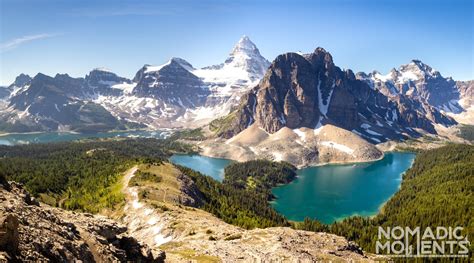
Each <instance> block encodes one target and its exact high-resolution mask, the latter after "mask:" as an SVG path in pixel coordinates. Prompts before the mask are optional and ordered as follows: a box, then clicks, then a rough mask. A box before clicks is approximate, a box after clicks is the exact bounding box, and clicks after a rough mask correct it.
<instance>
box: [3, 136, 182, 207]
mask: <svg viewBox="0 0 474 263" xmlns="http://www.w3.org/2000/svg"><path fill="white" fill-rule="evenodd" d="M189 151H190V148H189V147H188V146H186V145H183V144H180V143H176V142H174V141H169V140H156V139H136V140H130V139H127V140H105V141H86V142H64V143H50V144H31V145H21V146H0V156H2V158H1V159H0V175H1V176H2V177H4V178H6V179H7V180H13V181H16V182H20V183H22V184H24V185H25V187H26V188H27V189H28V191H29V192H30V193H31V194H33V195H34V196H36V197H39V199H40V200H41V201H43V202H46V203H49V204H51V205H55V206H60V207H63V208H66V209H72V210H80V211H87V212H91V213H97V212H99V211H101V210H102V209H104V208H114V207H115V206H116V205H117V204H120V203H121V202H122V200H123V196H122V193H121V184H120V183H119V181H118V180H119V178H121V175H122V174H123V172H124V171H125V170H126V169H127V168H129V167H130V166H131V165H133V164H135V163H138V162H143V161H147V160H150V159H152V160H162V159H167V158H168V157H169V156H170V155H171V154H172V153H174V152H189Z"/></svg>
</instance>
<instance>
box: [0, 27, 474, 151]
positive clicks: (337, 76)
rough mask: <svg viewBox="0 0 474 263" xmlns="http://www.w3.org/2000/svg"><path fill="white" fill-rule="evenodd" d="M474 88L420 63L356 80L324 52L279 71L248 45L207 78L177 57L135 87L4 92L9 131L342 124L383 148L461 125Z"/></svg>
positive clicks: (144, 74) (118, 84) (93, 77)
mask: <svg viewBox="0 0 474 263" xmlns="http://www.w3.org/2000/svg"><path fill="white" fill-rule="evenodd" d="M472 86H473V85H472V82H455V81H454V80H453V79H451V78H444V77H443V76H442V75H441V74H440V73H439V72H437V71H435V70H434V69H432V68H431V67H429V66H428V65H425V64H424V63H422V62H421V61H419V60H414V61H412V62H410V63H409V64H407V65H402V66H401V67H400V68H399V69H398V70H396V69H394V70H392V71H391V72H390V73H389V74H387V75H381V74H380V73H378V72H376V71H374V72H372V73H370V74H365V73H357V74H354V73H353V72H352V71H351V70H345V71H343V70H341V69H340V68H338V67H337V66H336V65H334V63H333V60H332V56H331V54H329V53H328V52H327V51H325V50H324V49H322V48H318V49H316V50H315V52H313V53H311V54H306V55H300V54H296V53H287V54H283V55H280V56H278V57H277V58H276V59H275V60H274V61H273V62H272V63H271V64H270V62H269V61H268V60H266V59H265V58H264V57H263V56H262V55H261V54H260V52H259V50H258V48H257V47H256V45H255V44H254V43H253V42H252V41H251V40H250V39H249V38H248V37H246V36H244V37H242V38H241V39H240V40H239V42H238V43H237V44H236V45H235V47H234V48H233V49H232V51H231V53H230V54H229V57H228V58H227V59H226V60H225V62H224V63H221V64H218V65H213V66H208V67H204V68H201V69H196V68H194V67H193V66H192V65H191V64H190V63H189V62H187V61H185V60H184V59H181V58H171V59H170V60H169V61H168V62H167V63H165V64H163V65H160V66H152V65H144V66H143V67H142V68H141V69H139V70H138V72H137V73H136V74H135V77H134V78H133V79H127V78H123V77H120V76H117V75H116V74H115V73H113V72H111V71H109V70H106V69H101V68H98V69H94V70H92V71H91V72H90V73H89V74H87V75H86V76H85V77H84V78H73V77H70V76H69V75H67V74H58V75H56V76H55V77H49V76H46V75H44V74H41V73H40V74H38V75H36V76H35V77H33V78H31V77H29V76H28V75H24V74H21V75H19V76H18V77H17V78H16V80H15V82H14V83H13V84H11V85H10V86H9V87H6V88H3V89H0V90H1V91H0V100H1V101H2V102H1V103H0V105H1V110H0V129H1V130H3V131H17V132H25V131H56V130H60V131H67V130H74V131H96V130H111V129H127V128H144V127H149V128H179V127H199V126H202V125H205V124H207V123H209V122H210V121H211V120H213V119H216V118H219V117H222V118H221V119H218V120H216V121H213V122H212V123H211V126H212V127H214V130H215V131H216V133H217V134H218V135H219V136H222V137H226V138H230V137H232V136H234V135H236V134H237V133H239V132H241V131H242V130H244V129H246V128H247V127H249V126H250V125H251V124H253V123H257V124H258V126H259V127H261V128H263V129H264V130H265V131H267V132H269V133H274V132H276V131H278V130H279V129H281V128H282V127H288V128H291V129H294V128H300V127H306V128H317V127H318V126H321V125H324V124H333V125H335V126H338V127H341V128H344V129H346V130H349V131H352V132H354V133H356V134H358V135H360V136H362V137H364V138H365V139H367V140H369V141H371V142H373V143H378V142H382V141H386V140H389V139H399V138H402V137H404V136H415V135H416V134H418V132H417V131H416V129H422V130H424V131H426V132H429V133H436V131H435V128H434V126H435V125H437V124H441V125H444V126H450V125H454V124H456V123H457V122H456V120H455V119H453V118H452V117H456V116H458V115H460V114H463V113H466V112H467V111H468V110H469V108H471V106H472V103H471V102H472ZM229 113H230V115H227V114H229ZM448 115H450V116H451V117H450V116H448ZM464 119H465V118H464Z"/></svg>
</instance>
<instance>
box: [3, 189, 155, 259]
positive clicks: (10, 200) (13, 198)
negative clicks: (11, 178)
mask: <svg viewBox="0 0 474 263" xmlns="http://www.w3.org/2000/svg"><path fill="white" fill-rule="evenodd" d="M126 231H127V228H125V227H124V226H122V225H120V224H118V223H116V222H115V221H112V220H110V219H107V218H105V217H100V216H94V215H90V214H83V213H75V212H70V211H65V210H62V209H59V208H53V207H50V206H48V205H45V204H42V203H41V204H40V203H38V202H36V201H35V200H34V199H33V198H31V196H30V195H29V194H28V192H26V191H25V190H24V189H23V188H22V186H21V185H19V184H16V183H9V184H7V185H0V251H1V253H0V261H1V260H2V258H3V259H4V260H11V261H19V262H24V261H30V262H38V261H43V262H44V261H51V262H72V261H76V260H81V261H82V262H119V261H120V262H126V261H134V262H159V261H163V260H164V258H153V256H152V254H151V252H150V250H149V249H148V248H147V247H146V246H143V245H141V244H139V243H138V242H137V240H135V239H134V238H132V237H130V236H128V234H127V232H126Z"/></svg>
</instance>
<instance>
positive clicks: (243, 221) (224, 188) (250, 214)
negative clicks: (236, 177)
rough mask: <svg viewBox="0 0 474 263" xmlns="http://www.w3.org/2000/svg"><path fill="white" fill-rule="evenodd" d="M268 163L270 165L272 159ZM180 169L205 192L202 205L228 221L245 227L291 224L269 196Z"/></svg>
mask: <svg viewBox="0 0 474 263" xmlns="http://www.w3.org/2000/svg"><path fill="white" fill-rule="evenodd" d="M268 164H269V165H271V162H268ZM178 168H179V169H180V170H181V172H183V173H184V174H186V175H188V176H189V177H191V179H192V180H193V181H194V183H195V184H196V186H197V187H198V189H199V191H200V192H201V193H202V194H203V195H204V201H205V202H204V205H203V207H202V208H203V209H204V210H206V211H208V212H210V213H212V214H214V215H216V216H217V217H219V218H221V219H222V220H224V221H225V222H227V223H230V224H233V225H237V226H240V227H243V228H246V229H251V228H256V227H259V228H265V227H271V226H286V225H288V221H287V220H286V219H285V217H284V216H282V215H280V214H279V213H278V212H276V211H275V210H274V209H273V208H272V207H271V206H270V204H269V203H268V201H267V196H266V195H262V194H261V193H257V192H255V191H253V190H252V191H247V190H245V189H241V188H236V187H234V186H233V185H229V184H226V183H219V182H218V181H216V180H214V179H212V178H211V177H209V176H203V175H202V174H200V173H198V172H196V171H193V170H191V169H189V168H186V167H182V166H178ZM226 177H227V175H226Z"/></svg>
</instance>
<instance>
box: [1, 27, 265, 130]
mask: <svg viewBox="0 0 474 263" xmlns="http://www.w3.org/2000/svg"><path fill="white" fill-rule="evenodd" d="M269 65H270V62H268V61H267V60H266V59H265V58H264V57H263V56H262V55H261V54H260V52H259V50H258V48H257V47H256V46H255V44H254V43H253V42H252V41H251V40H250V39H249V38H248V37H246V36H243V37H242V38H241V39H240V40H239V42H238V43H237V44H236V45H235V47H234V48H233V50H232V52H231V53H230V55H229V57H228V58H227V59H226V60H225V62H224V63H222V64H219V65H213V66H209V67H205V68H202V69H195V68H194V67H193V66H192V65H191V64H190V63H189V62H187V61H185V60H184V59H181V58H171V59H170V60H169V61H168V62H167V63H165V64H163V65H160V66H152V65H144V66H143V67H142V68H141V69H140V70H138V72H137V73H136V74H135V77H134V78H133V79H131V80H130V79H126V78H123V77H120V76H117V75H116V74H115V73H113V72H111V71H109V70H107V69H103V68H97V69H94V70H92V71H91V72H90V73H89V74H87V75H86V76H85V78H73V77H70V76H68V75H67V74H64V75H61V74H58V75H56V76H55V77H49V76H46V75H43V74H41V73H39V74H38V75H36V76H35V77H33V78H31V77H30V76H28V75H25V74H21V75H20V76H18V77H17V78H16V80H15V82H14V83H13V84H12V85H10V86H9V87H7V88H4V89H1V90H2V92H1V93H0V95H1V96H0V98H2V103H1V104H2V108H1V113H0V129H1V130H4V131H17V132H26V131H43V130H46V131H56V130H61V131H67V130H74V131H89V130H90V131H94V130H111V129H126V128H136V127H150V128H176V127H196V126H199V125H202V124H205V123H207V122H209V121H210V120H212V119H213V118H216V117H219V116H223V115H225V114H227V113H229V112H230V110H231V108H232V107H233V106H234V105H236V104H237V103H238V101H239V99H240V96H241V95H243V94H244V93H245V92H246V91H248V89H249V88H251V87H252V86H253V85H256V84H257V83H258V81H259V80H260V79H261V78H262V76H263V74H264V73H265V70H266V69H267V68H268V66H269Z"/></svg>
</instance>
